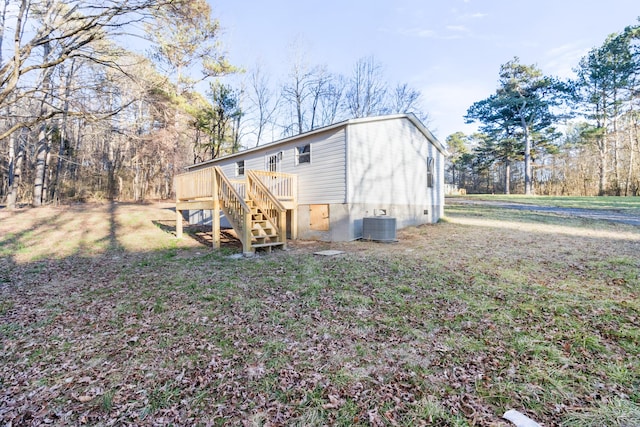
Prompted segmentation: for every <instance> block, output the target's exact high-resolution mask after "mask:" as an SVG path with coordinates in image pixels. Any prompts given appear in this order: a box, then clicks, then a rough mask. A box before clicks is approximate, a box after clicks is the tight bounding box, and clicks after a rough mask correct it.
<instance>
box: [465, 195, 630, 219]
mask: <svg viewBox="0 0 640 427" xmlns="http://www.w3.org/2000/svg"><path fill="white" fill-rule="evenodd" d="M453 197H454V198H455V197H462V198H468V199H471V200H473V199H476V200H490V201H491V200H493V201H496V202H509V203H525V204H530V205H540V206H557V207H560V208H581V209H597V210H613V211H618V212H622V213H628V214H633V215H640V197H616V196H604V197H570V196H566V197H565V196H524V195H520V194H511V195H504V194H469V195H466V196H453Z"/></svg>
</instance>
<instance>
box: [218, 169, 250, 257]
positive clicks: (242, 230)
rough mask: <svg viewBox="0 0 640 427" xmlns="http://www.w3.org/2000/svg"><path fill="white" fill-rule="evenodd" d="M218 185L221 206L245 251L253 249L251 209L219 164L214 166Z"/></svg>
mask: <svg viewBox="0 0 640 427" xmlns="http://www.w3.org/2000/svg"><path fill="white" fill-rule="evenodd" d="M214 170H215V176H216V181H217V184H218V185H217V187H218V198H219V199H220V201H221V204H220V207H221V208H222V211H223V212H224V214H225V215H226V217H227V219H228V220H229V222H230V223H231V225H232V226H233V228H235V229H236V231H237V234H238V237H239V238H240V241H241V242H242V245H243V247H244V249H243V250H244V251H245V252H249V251H250V249H251V237H250V220H251V209H250V208H249V206H248V205H247V203H246V202H245V201H244V199H243V198H242V197H240V195H239V194H238V192H237V191H236V189H235V187H234V186H233V184H232V183H231V181H229V178H227V176H226V175H225V174H224V173H223V172H222V169H220V167H219V166H214Z"/></svg>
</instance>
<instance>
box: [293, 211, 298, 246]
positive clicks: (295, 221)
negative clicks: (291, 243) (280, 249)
mask: <svg viewBox="0 0 640 427" xmlns="http://www.w3.org/2000/svg"><path fill="white" fill-rule="evenodd" d="M297 238H298V206H297V205H296V206H294V207H293V209H291V240H296V239H297Z"/></svg>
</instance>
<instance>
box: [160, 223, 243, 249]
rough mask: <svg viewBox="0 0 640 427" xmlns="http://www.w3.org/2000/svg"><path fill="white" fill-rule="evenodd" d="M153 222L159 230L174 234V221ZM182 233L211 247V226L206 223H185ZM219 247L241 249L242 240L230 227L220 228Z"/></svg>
mask: <svg viewBox="0 0 640 427" xmlns="http://www.w3.org/2000/svg"><path fill="white" fill-rule="evenodd" d="M152 222H153V224H154V225H155V226H156V227H158V228H159V229H160V230H162V231H164V232H165V233H167V234H170V235H172V236H173V237H175V236H176V222H175V221H161V220H154V221H152ZM183 233H184V235H185V236H188V237H190V238H192V239H193V240H195V241H196V242H198V243H200V244H201V245H203V246H208V247H210V248H211V247H213V233H212V230H211V226H208V225H185V226H184V227H183ZM220 248H228V249H238V250H242V242H240V240H239V239H238V238H237V237H236V234H235V232H234V231H233V230H232V229H221V230H220Z"/></svg>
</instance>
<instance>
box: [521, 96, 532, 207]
mask: <svg viewBox="0 0 640 427" xmlns="http://www.w3.org/2000/svg"><path fill="white" fill-rule="evenodd" d="M523 108H524V107H523ZM520 120H521V123H522V131H523V132H524V194H526V195H527V196H530V195H532V194H533V185H532V180H531V176H532V175H533V173H532V170H531V137H530V135H529V126H528V125H527V122H526V120H525V118H524V116H523V115H521V119H520Z"/></svg>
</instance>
